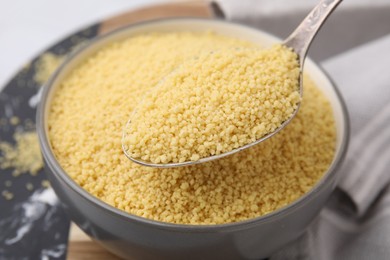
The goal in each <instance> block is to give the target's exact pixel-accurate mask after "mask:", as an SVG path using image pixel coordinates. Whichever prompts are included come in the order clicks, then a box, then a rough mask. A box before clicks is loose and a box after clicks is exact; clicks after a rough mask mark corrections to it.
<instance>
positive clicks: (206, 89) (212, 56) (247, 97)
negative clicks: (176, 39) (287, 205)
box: [123, 44, 300, 163]
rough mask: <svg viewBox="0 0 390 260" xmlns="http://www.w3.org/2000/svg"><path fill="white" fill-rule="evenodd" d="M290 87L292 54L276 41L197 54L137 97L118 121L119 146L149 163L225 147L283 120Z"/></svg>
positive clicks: (293, 85) (294, 87)
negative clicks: (123, 121) (121, 123)
mask: <svg viewBox="0 0 390 260" xmlns="http://www.w3.org/2000/svg"><path fill="white" fill-rule="evenodd" d="M298 89H299V63H298V56H297V54H296V53H294V52H293V51H291V50H290V49H288V48H287V47H284V46H283V45H281V44H277V45H274V46H273V47H272V48H269V49H261V50H258V49H254V48H238V49H232V50H227V51H215V52H213V53H202V54H200V55H199V56H198V57H196V58H194V59H192V60H190V61H187V62H185V63H183V64H181V65H180V66H179V67H178V68H177V69H175V70H174V71H173V72H172V73H170V74H169V75H168V76H166V77H164V78H163V79H162V81H161V82H160V83H159V84H157V86H156V87H154V88H153V89H152V90H151V91H150V92H149V93H148V94H147V95H146V97H144V98H143V99H142V101H141V102H140V105H138V106H137V107H136V109H135V113H133V115H132V116H131V118H130V120H131V123H130V124H128V126H127V127H126V135H125V138H124V140H123V141H124V144H125V149H126V150H127V151H126V152H127V154H129V155H130V156H131V157H133V158H137V159H142V160H144V161H149V162H152V163H172V162H173V163H178V162H186V161H197V160H199V159H201V158H205V157H209V156H212V155H217V154H221V153H225V152H229V151H231V150H234V149H237V148H239V147H241V146H244V145H246V144H249V143H252V142H254V141H256V140H258V139H260V138H262V137H263V136H265V135H267V134H268V133H271V132H273V131H275V130H276V129H277V128H278V127H280V125H281V124H282V123H283V122H284V121H286V120H287V119H289V118H290V117H291V116H292V114H293V112H294V111H295V109H296V108H297V104H298V102H299V101H300V96H299V91H298Z"/></svg>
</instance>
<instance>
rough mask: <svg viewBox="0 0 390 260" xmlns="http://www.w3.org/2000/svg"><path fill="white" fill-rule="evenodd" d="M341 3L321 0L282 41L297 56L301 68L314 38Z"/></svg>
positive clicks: (332, 0) (337, 0) (338, 0)
mask: <svg viewBox="0 0 390 260" xmlns="http://www.w3.org/2000/svg"><path fill="white" fill-rule="evenodd" d="M341 1H342V0H321V1H320V2H319V3H318V4H317V5H316V6H315V7H314V9H313V10H312V11H311V12H310V13H309V14H308V15H307V16H306V18H305V19H303V21H302V22H301V24H300V25H299V26H298V27H297V28H296V29H295V31H293V32H292V33H291V34H290V35H289V36H288V37H287V39H286V40H285V41H284V45H286V46H288V47H291V48H293V50H294V51H295V52H296V53H297V54H298V55H299V61H300V64H301V67H302V66H303V62H304V60H305V56H306V54H307V50H308V49H309V47H310V44H311V42H312V40H313V38H314V36H315V35H316V34H317V32H318V31H319V29H320V28H321V26H322V24H323V23H324V22H325V21H326V19H327V18H328V16H329V15H330V14H331V13H332V11H333V10H334V9H335V8H336V7H337V5H338V4H339V3H340V2H341Z"/></svg>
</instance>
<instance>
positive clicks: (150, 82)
mask: <svg viewBox="0 0 390 260" xmlns="http://www.w3.org/2000/svg"><path fill="white" fill-rule="evenodd" d="M216 46H217V47H216ZM215 48H218V51H229V50H232V49H235V48H241V49H244V48H258V46H257V45H255V44H253V43H250V42H246V41H241V40H238V39H234V38H231V37H226V36H221V35H218V34H214V33H210V32H205V33H190V32H188V33H185V32H177V33H161V34H159V33H156V34H145V35H139V36H134V37H132V38H128V39H125V40H122V41H120V42H116V43H112V44H109V45H107V46H105V47H103V48H101V49H100V50H99V51H98V52H97V53H95V54H93V55H91V56H90V57H89V58H87V59H86V60H85V61H84V62H82V63H81V64H80V65H79V66H78V67H77V68H75V69H74V70H73V71H72V72H71V73H70V74H69V75H68V76H67V78H65V79H64V80H63V82H62V83H61V84H60V86H59V88H58V89H57V90H56V92H55V94H54V97H53V101H52V104H51V110H50V114H49V138H50V141H51V145H52V148H53V151H54V153H55V156H56V158H57V159H58V161H59V163H60V165H61V166H62V168H63V169H64V170H65V172H67V173H68V174H69V175H70V177H71V178H73V179H74V180H75V181H76V182H77V183H78V184H79V185H80V186H81V187H82V188H84V189H85V190H87V191H88V192H89V193H91V194H92V195H94V196H96V197H97V198H99V199H101V200H103V201H105V202H106V203H108V204H110V205H112V206H114V207H116V208H118V209H121V210H124V211H126V212H128V213H131V214H135V215H138V216H142V217H145V218H149V219H153V220H158V221H164V222H171V223H181V224H221V223H229V222H236V221H241V220H245V219H248V218H254V217H258V216H262V215H264V214H267V213H270V212H272V211H274V210H276V209H278V208H280V207H283V206H285V205H287V204H289V203H291V202H293V201H294V200H296V199H298V198H299V197H301V196H302V195H303V194H304V193H306V192H308V191H309V190H310V189H312V187H313V186H314V185H315V184H316V183H317V182H318V180H319V179H321V177H322V176H323V174H324V172H325V171H326V170H327V169H328V167H329V165H330V163H331V161H332V159H333V156H334V150H335V141H336V129H335V124H334V119H333V113H332V109H331V106H330V104H329V102H328V100H327V99H326V97H325V96H324V95H323V94H322V93H321V92H320V90H319V89H317V88H316V86H315V84H313V82H312V81H311V80H310V79H309V78H308V77H305V79H304V85H305V86H304V89H305V96H304V100H302V103H301V108H300V111H299V113H298V114H297V116H296V117H295V118H294V119H293V120H292V122H291V123H290V124H289V125H288V126H287V127H286V128H285V129H283V130H282V131H281V132H280V133H278V134H277V135H276V136H274V137H272V138H270V139H268V140H267V141H265V142H263V143H260V144H259V145H257V146H255V147H252V148H250V149H247V150H245V151H242V152H240V153H237V154H234V155H232V156H229V157H226V158H223V159H220V160H216V161H212V162H208V163H204V164H199V165H194V166H188V167H181V168H174V169H155V168H149V167H143V166H140V165H138V164H135V163H132V162H131V161H130V160H129V159H128V158H127V157H126V156H125V155H124V153H123V151H122V145H121V138H122V130H123V127H124V125H125V123H126V122H127V120H128V119H129V115H130V114H131V113H132V111H133V109H134V108H135V106H136V104H138V103H139V102H140V101H141V99H142V97H143V96H144V95H145V94H147V93H148V91H150V90H151V88H152V87H154V86H156V84H157V83H158V82H159V81H160V80H161V79H162V78H163V77H164V76H165V75H167V74H169V73H170V72H171V71H173V70H174V69H175V68H177V67H178V66H179V65H180V64H183V63H184V62H185V61H188V60H190V59H193V58H194V57H195V56H197V55H202V53H210V52H213V51H215Z"/></svg>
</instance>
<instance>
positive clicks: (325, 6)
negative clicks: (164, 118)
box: [122, 0, 342, 168]
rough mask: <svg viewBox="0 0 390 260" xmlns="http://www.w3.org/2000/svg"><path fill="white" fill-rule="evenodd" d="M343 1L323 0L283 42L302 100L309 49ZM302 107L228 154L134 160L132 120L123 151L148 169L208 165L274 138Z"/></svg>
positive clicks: (127, 126)
mask: <svg viewBox="0 0 390 260" xmlns="http://www.w3.org/2000/svg"><path fill="white" fill-rule="evenodd" d="M341 1H342V0H321V1H319V3H318V4H317V5H316V6H315V7H314V8H313V10H312V11H311V12H310V13H309V14H308V15H307V16H306V18H305V19H304V20H303V21H302V22H301V23H300V24H299V26H298V27H297V28H296V29H295V30H294V31H293V32H292V33H291V34H290V35H289V36H288V37H287V38H286V39H285V40H284V41H283V43H282V44H283V45H284V46H286V47H289V48H291V49H292V50H293V51H294V52H295V53H296V54H297V55H298V61H299V70H300V73H299V84H298V85H299V94H300V96H301V98H302V96H303V77H302V72H303V67H304V62H305V58H306V55H307V52H308V49H309V47H310V45H311V43H312V41H313V39H314V37H315V36H316V34H317V33H318V31H319V30H320V28H321V26H322V25H323V24H324V22H325V21H326V19H327V18H328V17H329V15H330V14H331V13H332V12H333V10H335V8H336V7H337V6H338V5H339V4H340V3H341ZM299 107H300V102H299V103H298V104H297V107H296V109H295V110H294V112H293V113H292V115H291V116H290V117H289V118H288V119H287V120H285V121H284V122H282V124H281V125H280V126H279V127H277V128H276V129H275V130H274V131H272V132H269V133H268V134H266V135H264V136H263V137H261V138H259V139H257V140H256V141H254V142H251V143H249V144H246V145H243V146H240V147H238V148H236V149H233V150H230V151H228V152H224V153H221V154H216V155H211V156H207V157H203V158H200V159H199V160H196V161H185V162H170V163H153V162H150V161H145V160H142V159H139V158H134V157H132V156H131V155H130V154H129V149H128V147H127V146H126V144H125V139H126V134H127V131H126V129H129V126H130V124H131V120H129V121H128V122H127V123H126V126H125V128H124V131H123V134H122V150H123V152H124V154H125V155H126V157H127V158H129V159H130V160H131V161H133V162H135V163H137V164H140V165H143V166H148V167H154V168H173V167H181V166H189V165H195V164H200V163H206V162H209V161H213V160H218V159H221V158H223V157H226V156H229V155H232V154H235V153H237V152H240V151H242V150H245V149H248V148H250V147H252V146H255V145H257V144H259V143H261V142H263V141H265V140H267V139H268V138H270V137H272V136H274V135H275V134H277V133H278V132H280V131H281V130H282V129H283V128H285V127H286V126H287V125H288V124H289V123H290V122H291V120H292V119H293V118H294V117H295V116H296V115H297V113H298V110H299Z"/></svg>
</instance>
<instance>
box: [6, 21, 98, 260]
mask: <svg viewBox="0 0 390 260" xmlns="http://www.w3.org/2000/svg"><path fill="white" fill-rule="evenodd" d="M98 28H99V25H93V26H90V27H87V28H85V29H83V30H80V31H78V32H76V33H74V34H72V35H70V36H68V37H66V38H64V39H63V40H62V41H60V42H58V43H56V44H54V45H53V46H52V47H50V48H48V49H46V50H44V51H43V52H42V53H41V54H40V55H38V56H37V57H36V58H34V59H33V60H32V61H31V62H30V65H29V66H26V67H25V68H23V69H21V70H20V71H19V72H17V73H16V74H15V76H14V77H13V78H12V79H11V80H10V81H9V82H8V83H7V84H6V86H5V87H4V88H3V90H2V92H1V93H0V119H2V121H3V122H2V123H1V124H0V141H2V142H4V141H5V142H8V143H14V140H13V135H14V133H15V131H17V130H18V131H20V130H22V131H23V130H24V131H26V130H28V131H34V130H35V113H36V108H35V107H31V106H30V105H29V100H30V99H31V97H33V96H34V95H36V94H37V93H38V90H39V89H40V88H41V86H40V85H39V84H38V83H36V82H35V81H34V74H35V68H36V66H35V65H36V63H37V61H38V60H39V58H40V57H41V55H42V54H44V53H46V52H51V53H53V54H56V55H66V54H67V53H69V52H70V51H71V50H72V49H73V48H74V47H75V46H76V45H78V44H79V42H80V41H88V40H89V39H92V38H94V37H95V36H96V35H97V33H98ZM11 116H16V117H18V118H19V119H20V123H19V124H17V125H12V124H10V123H9V118H10V117H11ZM12 172H13V169H12V168H10V169H5V170H0V260H3V259H7V260H10V259H65V258H66V248H67V242H68V232H69V225H70V221H69V219H68V217H67V216H66V215H65V213H64V212H63V210H62V208H60V207H59V206H58V204H55V205H54V206H53V205H50V204H47V203H44V202H41V201H37V200H35V199H34V198H36V197H38V196H40V195H41V194H42V192H44V191H45V189H44V187H42V185H41V183H42V181H43V180H46V176H45V174H44V172H43V170H40V172H39V173H38V174H37V175H36V176H32V175H30V174H22V175H20V176H18V177H13V176H12ZM6 181H12V186H11V187H6V185H5V182H6ZM27 183H31V184H32V185H33V187H34V188H33V190H31V191H30V190H28V189H27V188H26V184H27ZM3 190H8V191H10V192H11V193H13V194H14V198H13V199H11V200H6V199H5V198H4V197H3V196H1V192H2V191H3ZM46 191H47V190H46ZM32 196H34V197H32ZM31 205H33V206H34V207H35V208H36V209H38V210H39V212H38V213H39V214H35V216H37V217H36V218H34V217H33V218H27V217H26V216H25V215H26V211H27V210H28V207H29V206H31ZM23 216H24V217H23ZM21 227H24V228H22V229H23V230H22V229H21ZM16 241H17V242H16Z"/></svg>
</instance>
